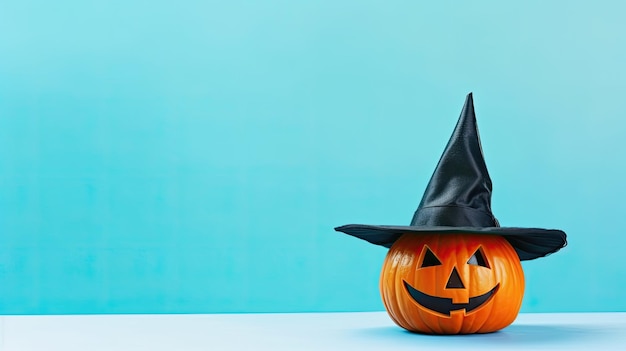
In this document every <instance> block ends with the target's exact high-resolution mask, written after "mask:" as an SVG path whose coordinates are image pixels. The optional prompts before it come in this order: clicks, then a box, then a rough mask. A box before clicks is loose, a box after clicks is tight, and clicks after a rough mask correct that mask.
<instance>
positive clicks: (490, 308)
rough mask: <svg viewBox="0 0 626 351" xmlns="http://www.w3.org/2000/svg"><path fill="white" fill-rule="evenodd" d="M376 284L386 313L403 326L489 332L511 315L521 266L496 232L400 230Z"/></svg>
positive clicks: (518, 300) (519, 291)
mask: <svg viewBox="0 0 626 351" xmlns="http://www.w3.org/2000/svg"><path fill="white" fill-rule="evenodd" d="M380 290H381V295H382V299H383V303H384V305H385V308H386V309H387V312H388V313H389V316H390V317H391V319H393V321H394V322H395V323H396V324H398V325H399V326H401V327H403V328H405V329H407V330H410V331H413V332H421V333H427V334H469V333H489V332H493V331H496V330H499V329H502V328H504V327H506V326H508V325H509V324H511V323H512V322H513V320H515V317H516V316H517V314H518V312H519V309H520V306H521V304H522V297H523V295H524V272H523V271H522V266H521V263H520V260H519V257H518V255H517V253H516V252H515V250H514V249H513V247H512V246H511V245H510V244H509V242H508V241H507V240H506V239H505V238H503V237H501V236H498V235H479V234H452V233H449V234H447V233H446V234H441V233H439V234H423V235H422V234H420V235H415V234H404V235H403V236H401V237H400V238H399V239H398V240H397V241H396V242H395V243H394V244H393V246H392V247H391V248H390V250H389V252H388V253H387V257H386V258H385V262H384V264H383V269H382V273H381V278H380Z"/></svg>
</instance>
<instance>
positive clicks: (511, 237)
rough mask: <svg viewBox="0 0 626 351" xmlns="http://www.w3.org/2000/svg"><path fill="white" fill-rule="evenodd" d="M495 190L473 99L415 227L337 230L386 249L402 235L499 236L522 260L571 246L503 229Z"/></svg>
mask: <svg viewBox="0 0 626 351" xmlns="http://www.w3.org/2000/svg"><path fill="white" fill-rule="evenodd" d="M491 187H492V185H491V178H490V177H489V172H488V171H487V165H486V164H485V159H484V157H483V152H482V148H481V145H480V137H479V135H478V128H477V126H476V115H475V114H474V101H473V98H472V93H469V94H468V95H467V98H466V100H465V106H464V107H463V111H461V116H460V117H459V121H458V122H457V125H456V128H455V129H454V132H453V133H452V136H451V137H450V141H448V145H447V146H446V148H445V150H444V152H443V155H442V156H441V159H440V160H439V163H438V164H437V168H435V172H434V173H433V175H432V177H431V179H430V182H429V183H428V186H427V187H426V191H425V192H424V196H423V197H422V201H421V202H420V204H419V206H418V207H417V210H416V211H415V214H414V215H413V219H412V220H411V224H410V225H409V226H390V225H365V224H348V225H344V226H341V227H337V228H335V230H336V231H338V232H343V233H346V234H348V235H352V236H355V237H357V238H359V239H363V240H366V241H368V242H370V243H372V244H376V245H381V246H384V247H387V248H389V247H391V245H393V243H394V242H395V241H396V240H397V239H398V238H400V236H402V235H404V234H416V235H419V234H432V233H441V234H445V233H462V234H491V235H500V236H503V237H504V238H505V239H506V240H508V242H509V243H510V244H511V245H512V246H513V248H514V249H515V251H517V255H518V256H519V258H520V260H532V259H535V258H539V257H544V256H546V255H549V254H551V253H554V252H556V251H558V250H559V249H561V248H562V247H564V246H565V245H566V244H567V241H566V238H567V236H566V235H565V233H564V232H563V231H561V230H557V229H540V228H514V227H500V224H499V223H498V220H496V218H495V217H494V216H493V213H492V212H491V189H492V188H491Z"/></svg>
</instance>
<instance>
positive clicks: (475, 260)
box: [467, 248, 489, 268]
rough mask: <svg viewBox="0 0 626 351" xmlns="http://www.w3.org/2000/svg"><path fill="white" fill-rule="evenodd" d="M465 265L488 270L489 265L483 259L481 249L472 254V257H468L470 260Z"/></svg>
mask: <svg viewBox="0 0 626 351" xmlns="http://www.w3.org/2000/svg"><path fill="white" fill-rule="evenodd" d="M467 264H473V265H475V266H482V267H486V268H489V263H488V262H487V260H486V259H485V256H484V255H483V250H482V249H481V248H478V250H476V252H474V254H473V255H472V257H470V259H469V260H468V261H467Z"/></svg>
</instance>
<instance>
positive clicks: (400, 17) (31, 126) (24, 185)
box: [0, 0, 626, 314]
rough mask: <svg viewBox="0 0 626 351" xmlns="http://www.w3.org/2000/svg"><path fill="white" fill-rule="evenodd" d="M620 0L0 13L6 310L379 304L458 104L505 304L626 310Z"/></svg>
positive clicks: (124, 6) (28, 6)
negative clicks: (495, 243) (496, 241)
mask: <svg viewBox="0 0 626 351" xmlns="http://www.w3.org/2000/svg"><path fill="white" fill-rule="evenodd" d="M625 10H626V6H624V5H622V4H620V2H615V3H611V2H602V1H600V2H594V3H591V2H588V1H581V2H571V1H567V2H566V1H562V2H550V3H546V2H544V1H525V2H518V3H511V2H504V3H503V2H499V1H492V2H484V1H472V2H447V1H441V2H439V1H430V2H416V1H265V2H260V1H228V2H207V1H177V2H173V1H69V0H63V1H27V0H19V1H10V0H5V1H2V2H0V313H3V314H14V313H17V314H22V313H24V314H30V313H173V312H180V313H187V312H267V311H361V310H382V309H383V307H382V303H381V301H380V297H379V292H378V277H379V270H380V268H381V265H382V261H383V259H384V256H385V254H386V250H385V249H383V248H380V247H376V246H373V245H369V244H367V243H365V242H363V241H360V240H357V239H354V238H351V237H349V236H347V235H342V234H339V233H336V232H334V231H333V227H335V226H337V225H341V224H346V223H370V224H406V223H408V222H409V221H410V218H411V216H412V214H413V211H414V209H415V207H416V206H417V204H418V202H419V200H420V198H421V195H422V192H423V190H424V187H425V186H426V183H427V181H428V179H429V177H430V175H431V172H432V171H433V169H434V166H435V164H436V162H437V160H438V159H439V156H440V154H441V152H442V150H443V147H444V146H445V144H446V142H447V140H448V137H449V135H450V133H451V132H452V129H453V128H454V125H455V123H456V120H457V117H458V115H459V112H460V111H461V107H462V104H463V101H464V98H465V94H466V93H468V92H469V91H473V92H474V99H475V103H476V112H477V116H478V123H479V127H480V131H481V137H482V142H483V148H484V153H485V157H486V161H487V165H488V166H489V169H490V173H491V177H492V179H493V181H494V194H493V208H494V212H495V214H496V216H497V217H498V218H499V220H500V222H501V223H502V224H503V225H506V226H527V227H529V226H532V227H548V228H560V229H563V230H565V231H566V232H567V233H568V235H569V242H570V244H569V246H568V247H566V248H565V249H563V250H562V251H561V252H559V253H557V254H555V255H553V256H550V257H547V258H544V259H539V260H535V261H530V262H525V263H524V264H523V266H524V270H525V273H526V279H527V288H526V294H525V298H524V304H523V308H522V310H523V311H524V312H547V311H626V299H624V298H623V296H624V291H625V290H626V280H625V279H624V277H625V276H626V266H625V265H624V264H623V252H624V248H623V245H624V244H625V243H626V241H625V240H624V237H625V233H624V228H626V216H624V211H623V199H624V198H626V187H624V173H625V172H626V145H625V142H624V140H625V134H626V115H625V112H624V111H625V109H624V106H623V104H624V96H626V65H625V64H624V62H626V36H624V33H626V22H624V21H623V14H624V11H625Z"/></svg>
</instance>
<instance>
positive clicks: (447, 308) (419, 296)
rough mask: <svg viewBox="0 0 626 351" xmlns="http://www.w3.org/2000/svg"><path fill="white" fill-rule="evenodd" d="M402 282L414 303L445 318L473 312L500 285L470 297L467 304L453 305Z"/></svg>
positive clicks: (448, 299)
mask: <svg viewBox="0 0 626 351" xmlns="http://www.w3.org/2000/svg"><path fill="white" fill-rule="evenodd" d="M403 282H404V286H405V287H406V290H407V291H408V292H409V295H411V297H412V298H413V300H415V302H417V303H418V304H419V305H421V306H423V307H425V308H427V309H429V310H432V311H435V312H439V313H441V314H444V315H446V316H450V312H451V311H457V310H463V309H464V310H465V313H466V314H467V313H470V312H472V311H473V310H475V309H477V308H478V307H480V306H482V305H483V304H485V303H487V302H488V301H489V300H490V299H491V297H492V296H493V294H495V293H496V291H498V288H499V287H500V284H499V283H498V285H496V286H495V287H494V288H493V289H491V290H489V291H488V292H486V293H484V294H482V295H480V296H475V297H470V299H469V302H468V303H453V302H452V299H450V298H445V297H437V296H431V295H428V294H424V293H423V292H421V291H419V290H417V289H415V288H414V287H412V286H411V284H409V283H407V282H406V281H404V280H403Z"/></svg>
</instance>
